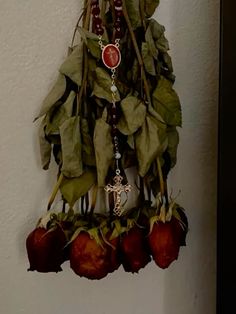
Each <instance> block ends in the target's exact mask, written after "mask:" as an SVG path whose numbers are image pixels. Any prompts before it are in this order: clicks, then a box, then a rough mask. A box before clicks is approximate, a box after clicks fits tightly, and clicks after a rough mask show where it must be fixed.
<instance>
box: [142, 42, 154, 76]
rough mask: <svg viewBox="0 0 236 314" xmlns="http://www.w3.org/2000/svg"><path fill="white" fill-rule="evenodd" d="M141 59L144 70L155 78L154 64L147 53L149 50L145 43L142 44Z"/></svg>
mask: <svg viewBox="0 0 236 314" xmlns="http://www.w3.org/2000/svg"><path fill="white" fill-rule="evenodd" d="M142 58H143V63H144V67H145V70H146V71H147V73H149V74H150V75H153V76H156V69H155V62H154V59H153V57H152V55H151V54H150V53H149V48H148V44H147V43H142Z"/></svg>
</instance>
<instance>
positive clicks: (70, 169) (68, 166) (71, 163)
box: [60, 117, 83, 178]
mask: <svg viewBox="0 0 236 314" xmlns="http://www.w3.org/2000/svg"><path fill="white" fill-rule="evenodd" d="M60 136H61V148H62V169H61V172H62V173H63V174H64V176H66V177H68V178H74V177H79V176H80V175H81V174H82V173H83V163H82V145H81V134H80V118H79V117H72V118H69V119H67V120H66V121H65V122H64V123H63V124H62V125H61V127H60Z"/></svg>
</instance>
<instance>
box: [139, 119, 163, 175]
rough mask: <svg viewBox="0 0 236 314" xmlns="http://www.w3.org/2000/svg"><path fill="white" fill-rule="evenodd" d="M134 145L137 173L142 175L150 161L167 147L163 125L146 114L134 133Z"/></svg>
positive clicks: (146, 170)
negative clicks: (142, 122)
mask: <svg viewBox="0 0 236 314" xmlns="http://www.w3.org/2000/svg"><path fill="white" fill-rule="evenodd" d="M135 147H136V153H137V158H138V171H139V175H140V176H141V177H144V176H145V175H146V173H147V172H148V170H149V168H150V166H151V164H152V162H153V161H154V160H155V159H156V158H157V156H158V155H161V154H162V153H163V152H164V151H165V149H166V147H167V138H166V128H165V125H164V124H162V123H160V122H159V121H158V120H156V119H154V118H153V117H151V116H149V115H147V116H146V119H145V122H144V124H143V125H142V128H141V129H140V130H139V131H138V132H137V133H136V134H135Z"/></svg>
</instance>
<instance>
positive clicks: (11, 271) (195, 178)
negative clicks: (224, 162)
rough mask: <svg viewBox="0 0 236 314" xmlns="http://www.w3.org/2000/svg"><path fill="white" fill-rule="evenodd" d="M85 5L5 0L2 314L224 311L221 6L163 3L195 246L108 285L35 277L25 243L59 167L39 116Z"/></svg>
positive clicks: (174, 183) (203, 1) (0, 127)
mask: <svg viewBox="0 0 236 314" xmlns="http://www.w3.org/2000/svg"><path fill="white" fill-rule="evenodd" d="M80 2H82V1H78V0H70V1H68V0H67V1H64V0H40V1H38V0H20V1H19V0H0V178H1V186H0V313H1V314H18V313H25V314H64V313H68V314H75V313H80V314H88V313H89V314H90V313H96V314H110V313H113V314H118V313H123V314H156V313H158V314H199V313H201V314H213V313H215V251H216V243H215V240H216V236H215V231H216V230H215V229H216V223H215V220H216V142H217V130H216V129H217V88H218V62H219V60H218V50H219V49H218V45H219V39H218V37H219V0H188V1H187V0H178V1H176V0H162V1H161V6H160V9H159V12H158V14H157V17H158V19H159V21H160V22H161V23H163V24H164V25H165V26H166V30H167V37H168V38H169V41H170V46H171V55H172V57H173V62H174V67H175V74H176V76H177V81H176V85H175V87H176V89H177V91H178V93H179V95H180V98H181V100H182V106H183V120H184V123H183V129H182V130H181V133H180V134H181V143H180V148H179V152H178V165H177V166H176V168H175V170H174V171H173V173H172V175H171V177H170V188H171V187H172V188H173V193H174V195H175V194H178V191H179V189H180V190H181V194H180V196H179V202H181V204H182V205H183V206H184V207H185V208H186V210H187V214H188V217H189V223H190V232H189V234H188V238H187V244H188V246H187V247H186V248H183V249H181V254H180V257H179V260H178V262H176V263H174V264H172V265H171V267H170V268H169V269H168V270H166V271H162V270H160V269H158V268H157V267H156V266H155V265H154V263H151V264H149V265H148V266H147V267H146V268H145V269H144V270H142V271H141V272H140V274H138V275H131V274H127V273H125V272H124V271H123V270H122V268H120V270H119V271H117V272H115V273H114V274H111V275H110V276H109V277H107V278H105V279H104V280H102V281H97V282H96V281H95V282H94V281H93V282H91V281H88V280H86V279H80V278H79V277H77V276H76V275H75V274H74V273H73V272H72V271H70V268H69V266H65V267H64V271H63V272H62V273H59V274H47V275H44V274H39V273H27V271H26V269H27V267H28V261H27V257H26V251H25V238H26V236H27V234H28V233H29V232H30V231H31V230H32V228H33V227H34V225H35V222H36V220H37V219H38V217H39V216H40V215H41V214H42V212H43V211H44V210H45V206H46V203H47V199H48V196H49V193H50V191H51V188H52V185H53V183H54V180H55V168H54V169H51V170H50V171H49V172H44V171H43V170H41V169H40V162H39V157H38V155H39V154H38V146H37V137H36V133H37V125H35V124H33V123H32V120H33V117H34V116H35V114H36V112H38V109H39V107H40V104H41V101H42V100H43V98H44V96H45V95H46V93H47V91H48V89H49V87H50V86H51V84H52V82H53V80H54V79H55V77H56V71H57V68H58V66H59V65H60V63H61V62H62V60H63V58H64V57H65V55H66V52H67V46H68V45H69V43H70V38H71V33H72V31H73V26H74V24H75V22H76V20H77V16H78V14H79V3H80Z"/></svg>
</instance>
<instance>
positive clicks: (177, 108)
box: [152, 76, 182, 126]
mask: <svg viewBox="0 0 236 314" xmlns="http://www.w3.org/2000/svg"><path fill="white" fill-rule="evenodd" d="M172 85H173V84H172V82H170V81H169V80H167V79H166V78H164V77H163V76H161V77H160V79H159V81H158V84H157V87H156V89H155V90H154V92H153V95H152V99H153V107H154V109H155V110H156V112H158V113H159V114H160V115H161V116H162V118H163V119H164V121H165V122H166V123H167V124H168V125H171V126H181V124H182V114H181V105H180V101H179V97H178V95H177V93H176V92H175V90H174V89H173V88H172Z"/></svg>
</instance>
